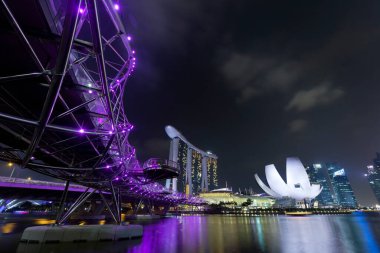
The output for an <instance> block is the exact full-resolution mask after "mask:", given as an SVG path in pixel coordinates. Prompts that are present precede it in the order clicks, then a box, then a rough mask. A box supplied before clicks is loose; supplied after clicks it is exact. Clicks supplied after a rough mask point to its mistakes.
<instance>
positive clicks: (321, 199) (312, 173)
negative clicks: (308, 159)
mask: <svg viewBox="0 0 380 253" xmlns="http://www.w3.org/2000/svg"><path fill="white" fill-rule="evenodd" d="M306 172H307V174H308V175H309V179H310V183H312V184H319V185H321V186H322V187H323V189H322V192H321V193H320V194H319V195H318V196H317V197H316V198H315V200H316V201H318V204H319V206H332V205H334V200H333V197H332V192H331V188H330V183H329V181H328V179H327V175H326V174H325V173H324V167H323V166H322V164H319V163H316V164H312V165H309V166H307V167H306Z"/></svg>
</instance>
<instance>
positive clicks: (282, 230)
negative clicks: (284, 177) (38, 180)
mask: <svg viewBox="0 0 380 253" xmlns="http://www.w3.org/2000/svg"><path fill="white" fill-rule="evenodd" d="M38 222H40V223H45V222H46V223H49V220H47V221H38ZM32 223H37V221H34V222H32ZM102 223H104V221H102ZM29 225H31V224H29ZM143 226H144V235H143V238H142V239H139V240H131V241H122V242H112V243H111V242H99V243H79V244H78V243H63V244H55V245H38V244H37V245H32V244H30V245H26V244H19V246H18V252H20V253H21V252H52V253H55V252H89V253H90V252H91V253H96V252H120V253H121V252H130V253H136V252H158V253H160V252H162V253H174V252H184V253H186V252H220V253H223V252H284V253H293V252H307V253H310V252H311V253H313V252H318V253H325V252H326V253H329V252H379V243H380V229H379V228H380V217H367V216H355V215H335V216H322V215H321V216H317V215H315V216H305V217H289V216H260V217H248V216H242V217H236V216H218V215H213V216H179V217H171V218H165V219H160V220H156V221H149V222H145V223H143ZM20 227H22V225H20V223H18V222H15V221H12V222H6V223H4V224H2V225H1V231H2V235H1V237H0V244H1V245H3V241H5V240H6V238H11V237H9V236H10V235H12V234H13V233H14V232H15V231H20ZM21 231H22V230H21ZM18 239H19V238H18ZM14 250H16V248H15V249H14Z"/></svg>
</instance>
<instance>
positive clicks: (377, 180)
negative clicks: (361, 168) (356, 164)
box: [366, 153, 380, 203]
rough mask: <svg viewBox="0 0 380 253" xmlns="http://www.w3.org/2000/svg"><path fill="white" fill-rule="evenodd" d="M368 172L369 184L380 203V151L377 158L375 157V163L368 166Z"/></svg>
mask: <svg viewBox="0 0 380 253" xmlns="http://www.w3.org/2000/svg"><path fill="white" fill-rule="evenodd" d="M367 170H368V173H367V174H366V176H367V178H368V182H369V185H370V186H371V189H372V191H373V193H374V194H375V197H376V199H377V202H379V203H380V153H376V158H375V159H373V165H368V166H367Z"/></svg>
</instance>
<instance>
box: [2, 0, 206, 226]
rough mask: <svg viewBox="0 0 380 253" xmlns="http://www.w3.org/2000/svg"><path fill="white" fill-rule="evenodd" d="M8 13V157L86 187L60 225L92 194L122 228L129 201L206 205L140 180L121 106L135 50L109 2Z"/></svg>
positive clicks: (17, 4)
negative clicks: (122, 203)
mask: <svg viewBox="0 0 380 253" xmlns="http://www.w3.org/2000/svg"><path fill="white" fill-rule="evenodd" d="M0 8H1V11H2V15H1V16H0V28H1V31H2V32H1V38H0V39H1V40H2V43H3V46H2V48H1V49H0V54H1V55H9V57H10V58H9V59H6V58H5V59H3V60H1V63H2V64H4V63H6V65H4V68H3V66H2V69H1V70H0V76H1V77H0V134H1V136H2V140H1V143H2V144H1V150H0V158H2V159H3V160H7V161H12V162H14V163H17V164H19V165H20V166H22V167H25V168H29V169H32V170H34V171H37V172H39V173H42V174H45V175H49V176H52V177H55V178H59V179H62V180H65V181H67V185H68V184H69V182H73V183H78V184H81V185H84V186H86V187H88V191H86V192H85V193H83V194H82V195H81V196H80V197H79V198H78V200H77V201H76V202H75V203H74V204H73V205H72V206H71V208H70V209H69V210H68V211H67V212H66V213H65V214H63V210H61V211H60V212H59V214H58V217H57V221H58V223H62V222H64V221H65V220H66V219H67V218H68V217H69V215H70V214H71V213H72V212H73V211H75V209H76V208H77V207H78V206H80V205H81V204H82V203H84V201H86V200H87V199H88V198H89V197H90V196H91V195H92V194H93V192H94V191H98V192H99V193H100V195H101V196H102V199H103V200H104V202H105V203H106V205H107V207H108V210H110V211H111V215H112V217H113V218H114V220H115V221H116V222H120V221H121V220H120V199H121V195H122V194H125V195H128V196H132V197H135V198H137V199H151V200H153V201H157V202H165V203H169V204H174V203H187V204H195V205H197V204H202V201H201V200H199V199H196V198H184V196H180V194H178V193H171V192H169V193H168V192H167V190H165V189H164V187H160V186H157V184H154V183H153V182H152V180H149V179H148V178H146V177H145V176H144V174H143V173H141V171H142V168H141V166H140V164H139V162H138V161H137V159H136V155H135V149H134V147H132V146H131V145H130V144H129V142H128V136H129V133H130V132H131V130H132V129H133V125H132V124H130V123H129V121H128V119H127V118H126V116H125V111H124V104H123V100H124V99H123V96H124V92H125V86H126V82H127V80H128V78H129V76H130V75H131V73H132V72H133V70H134V67H135V64H136V58H135V51H134V50H132V48H131V45H130V42H131V37H130V36H129V35H128V34H127V33H126V30H125V28H124V25H123V23H122V21H121V19H120V16H119V14H118V11H119V10H118V8H115V5H114V3H113V2H112V1H111V0H67V1H62V0H32V1H30V0H20V1H10V0H8V1H6V0H0ZM26 9H27V11H25V10H26ZM1 50H3V51H1ZM9 73H11V75H9ZM136 172H138V173H136ZM161 179H162V178H161ZM102 192H111V196H112V203H113V204H112V207H111V206H109V203H108V201H107V200H106V199H105V197H104V196H103V194H102ZM66 194H67V191H65V193H64V194H63V196H62V201H61V203H62V206H63V203H64V201H65V195H66ZM110 207H111V208H110ZM112 210H113V211H112Z"/></svg>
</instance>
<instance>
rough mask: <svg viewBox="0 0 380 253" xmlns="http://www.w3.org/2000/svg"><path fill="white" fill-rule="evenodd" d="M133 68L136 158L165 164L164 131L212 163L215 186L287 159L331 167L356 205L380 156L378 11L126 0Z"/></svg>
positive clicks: (356, 6)
mask: <svg viewBox="0 0 380 253" xmlns="http://www.w3.org/2000/svg"><path fill="white" fill-rule="evenodd" d="M122 9H123V20H124V21H125V23H126V25H127V30H128V31H129V32H131V34H132V35H133V46H134V47H135V48H136V51H137V61H138V62H137V70H136V72H135V73H134V75H133V77H132V79H131V80H130V82H129V84H128V87H127V90H126V96H125V103H126V108H127V116H128V118H129V120H130V121H131V122H133V124H135V126H136V127H135V131H134V132H133V134H132V135H131V138H130V141H131V143H132V144H133V145H135V146H136V147H137V149H138V157H139V159H141V160H145V159H147V158H149V157H167V156H168V153H169V138H168V137H167V136H166V134H165V132H164V127H165V125H168V124H171V125H173V126H174V127H176V128H177V129H178V130H179V131H181V132H182V133H183V134H184V135H185V136H186V138H187V139H189V140H190V141H191V142H192V143H193V144H195V145H197V146H198V147H200V148H202V149H204V150H212V151H213V152H215V153H216V154H217V155H218V156H219V161H218V164H219V175H220V177H219V181H220V183H221V185H222V186H224V185H225V181H226V180H227V181H228V184H229V185H231V186H232V187H233V188H234V190H238V188H239V187H240V188H244V187H253V188H254V190H256V191H260V192H262V191H261V190H260V188H259V187H258V185H257V184H256V182H255V180H254V173H259V175H261V176H264V166H265V165H266V164H269V163H275V165H276V166H277V168H278V169H279V170H280V171H282V173H283V172H284V170H285V159H286V157H287V156H298V157H300V159H301V161H302V162H303V163H304V164H305V165H306V164H308V163H316V162H322V163H323V162H329V161H336V162H338V163H339V164H340V165H342V166H343V167H344V168H345V169H346V170H347V172H348V177H349V179H350V180H351V182H352V185H353V189H354V192H355V193H356V195H357V196H358V200H359V203H360V204H363V205H372V204H374V203H375V198H374V196H373V194H372V192H371V190H370V188H369V185H368V182H367V179H366V178H365V177H364V176H363V174H364V173H365V172H366V165H367V164H369V163H371V161H372V159H373V158H374V157H375V152H376V151H380V135H379V128H380V117H379V115H380V99H379V92H380V86H379V81H380V72H379V70H378V69H379V66H380V50H379V49H378V48H379V45H380V2H379V1H254V0H246V1H236V0H234V1H232V0H231V1H229V0H210V1H202V0H197V1H185V0H139V1H123V2H122Z"/></svg>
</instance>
